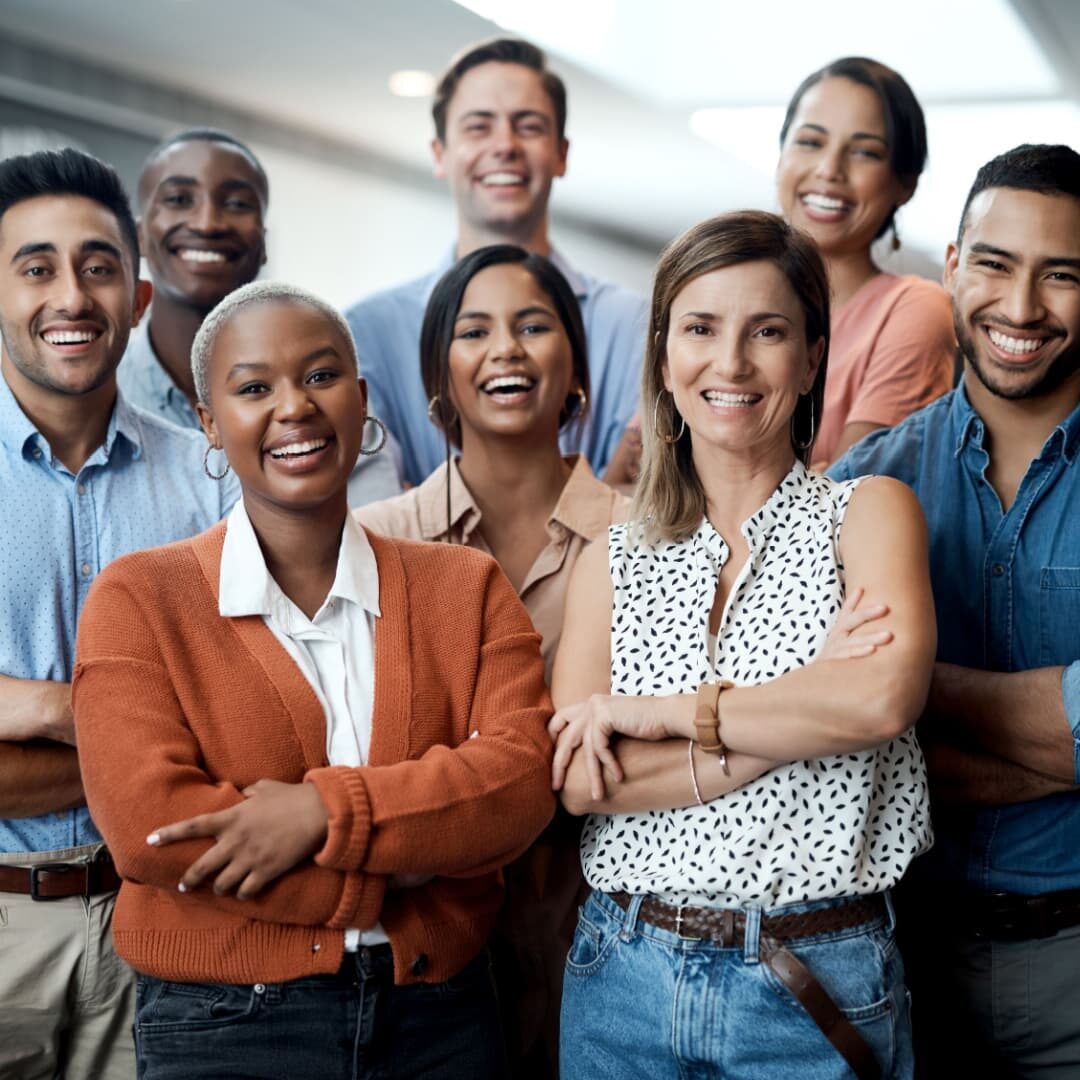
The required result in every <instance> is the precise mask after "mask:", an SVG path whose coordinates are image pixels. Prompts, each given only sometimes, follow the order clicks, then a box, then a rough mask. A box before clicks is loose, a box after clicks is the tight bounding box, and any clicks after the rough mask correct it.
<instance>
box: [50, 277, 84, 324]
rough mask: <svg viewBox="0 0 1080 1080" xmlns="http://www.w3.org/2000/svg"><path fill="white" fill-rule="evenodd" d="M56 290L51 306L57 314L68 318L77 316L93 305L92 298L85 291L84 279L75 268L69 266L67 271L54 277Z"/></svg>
mask: <svg viewBox="0 0 1080 1080" xmlns="http://www.w3.org/2000/svg"><path fill="white" fill-rule="evenodd" d="M56 285H57V291H56V292H55V293H54V295H53V307H54V308H55V309H56V312H57V314H58V315H65V316H67V317H68V318H77V317H78V316H80V315H85V314H86V313H87V312H88V311H89V310H90V308H91V307H92V306H93V300H92V299H91V298H90V295H89V293H88V291H87V287H86V281H85V280H84V279H83V277H82V276H81V275H80V274H79V272H78V271H77V270H76V269H75V267H69V268H68V270H67V271H65V272H63V273H61V274H58V275H57V277H56Z"/></svg>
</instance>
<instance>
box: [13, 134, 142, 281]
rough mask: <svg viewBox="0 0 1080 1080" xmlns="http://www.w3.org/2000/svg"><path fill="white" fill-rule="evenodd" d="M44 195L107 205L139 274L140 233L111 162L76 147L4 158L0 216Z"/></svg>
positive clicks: (129, 203)
mask: <svg viewBox="0 0 1080 1080" xmlns="http://www.w3.org/2000/svg"><path fill="white" fill-rule="evenodd" d="M43 195H77V196H80V197H81V198H84V199H91V200H92V201H93V202H96V203H99V204H100V205H101V206H104V207H105V209H106V210H108V211H109V212H110V213H111V214H112V215H113V217H115V218H116V222H117V224H118V225H119V226H120V232H121V234H122V235H123V237H124V242H125V243H126V244H127V247H128V250H129V251H130V253H131V266H132V270H133V272H134V275H135V277H136V278H137V277H138V276H139V234H138V231H137V230H136V228H135V217H134V215H133V214H132V212H131V202H130V201H129V200H128V197H127V192H126V191H125V190H124V185H123V183H122V182H121V180H120V177H119V175H117V172H116V170H115V169H114V168H113V167H112V166H111V165H106V164H105V162H104V161H99V160H98V159H97V158H96V157H92V156H91V155H90V154H84V153H83V152H82V151H81V150H76V149H74V148H73V147H70V146H69V147H65V148H64V149H63V150H39V151H37V153H34V154H20V155H18V156H17V157H9V158H6V159H5V160H3V161H0V220H2V219H3V216H4V215H5V214H6V213H7V212H8V211H9V210H10V209H11V208H12V207H13V206H15V205H16V203H21V202H25V201H26V200H27V199H36V198H39V197H40V196H43Z"/></svg>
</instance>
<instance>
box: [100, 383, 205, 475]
mask: <svg viewBox="0 0 1080 1080" xmlns="http://www.w3.org/2000/svg"><path fill="white" fill-rule="evenodd" d="M119 401H120V402H122V404H121V405H120V408H122V409H123V410H124V413H125V416H124V419H125V421H126V422H127V423H129V424H131V425H132V426H133V427H135V428H136V429H137V430H138V433H139V436H140V441H141V442H142V444H143V452H144V453H145V454H147V455H151V454H160V455H162V457H163V458H164V460H165V461H166V462H168V461H169V460H170V459H174V458H176V457H177V456H180V457H183V458H184V460H185V461H186V460H187V459H189V458H190V459H192V460H198V461H200V462H201V461H202V455H203V453H204V452H205V451H206V436H205V435H204V434H203V433H202V432H201V431H196V430H195V429H194V428H182V427H180V426H179V425H178V424H174V423H172V421H170V420H166V419H165V418H164V417H163V416H158V415H157V413H153V412H150V411H149V410H148V409H146V408H144V407H143V406H142V405H139V404H137V403H136V402H134V401H132V400H131V398H129V397H128V396H127V395H125V394H124V393H123V391H122V390H121V393H120V397H119Z"/></svg>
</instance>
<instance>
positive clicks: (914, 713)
mask: <svg viewBox="0 0 1080 1080" xmlns="http://www.w3.org/2000/svg"><path fill="white" fill-rule="evenodd" d="M931 663H932V660H928V661H927V662H926V663H925V664H918V665H907V664H905V665H903V667H902V668H898V669H896V670H893V671H890V672H889V673H888V674H887V675H886V676H885V677H884V678H883V679H882V680H881V681H880V682H879V683H877V684H876V685H875V687H874V691H873V693H872V695H871V697H870V699H869V700H868V701H867V702H866V708H865V710H864V714H863V717H862V719H863V723H864V731H865V735H866V737H867V739H868V740H869V741H871V742H872V744H873V745H880V744H881V743H886V742H889V741H890V740H892V739H896V738H899V736H901V735H903V734H904V732H905V731H907V730H908V729H909V728H911V727H913V726H914V724H915V723H916V721H917V720H918V719H919V717H920V716H922V714H923V710H924V709H925V707H926V698H927V694H928V693H929V690H930V668H931Z"/></svg>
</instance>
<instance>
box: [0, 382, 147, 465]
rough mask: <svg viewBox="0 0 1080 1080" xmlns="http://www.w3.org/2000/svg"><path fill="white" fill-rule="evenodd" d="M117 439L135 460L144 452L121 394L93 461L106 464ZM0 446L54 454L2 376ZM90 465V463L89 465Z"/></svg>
mask: <svg viewBox="0 0 1080 1080" xmlns="http://www.w3.org/2000/svg"><path fill="white" fill-rule="evenodd" d="M118 435H119V436H122V437H123V438H124V439H125V440H126V441H127V442H128V443H129V444H130V446H131V449H132V457H133V458H138V457H139V455H140V454H141V452H142V431H141V429H140V427H139V421H138V417H137V416H136V415H135V413H134V412H133V410H132V408H131V406H130V405H128V403H127V402H126V401H124V399H123V398H122V397H121V395H120V393H119V391H118V392H117V395H116V404H115V405H114V406H113V410H112V415H111V416H110V417H109V426H108V428H107V429H106V431H105V442H104V444H103V445H102V447H101V448H100V450H99V451H95V453H94V454H93V455H91V458H90V461H93V459H94V457H96V456H97V455H98V454H99V453H100V454H101V456H102V459H103V461H105V462H107V461H108V460H109V458H110V457H111V456H112V452H113V446H114V445H115V443H116V437H117V436H118ZM0 442H2V443H3V444H4V446H5V447H6V448H7V449H8V450H10V451H12V452H14V453H20V454H26V453H27V452H29V451H31V450H32V446H31V444H33V445H34V446H38V447H39V448H40V449H42V450H43V451H44V450H48V451H49V453H50V454H51V453H52V447H51V446H49V443H48V440H47V439H46V438H45V436H44V435H42V433H41V432H40V431H38V429H37V427H36V426H35V425H34V421H33V420H31V419H30V417H29V416H27V415H26V413H25V412H23V410H22V406H21V405H20V404H19V402H18V400H17V399H16V397H15V394H14V392H13V391H12V389H11V387H10V386H9V385H8V381H7V379H5V378H4V377H3V375H0ZM89 463H90V462H89V461H88V462H87V464H89Z"/></svg>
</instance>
